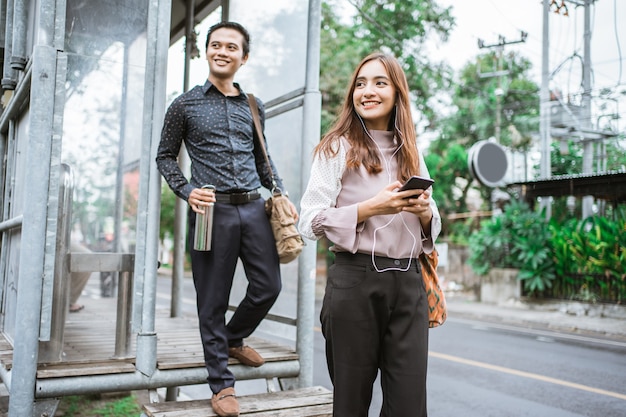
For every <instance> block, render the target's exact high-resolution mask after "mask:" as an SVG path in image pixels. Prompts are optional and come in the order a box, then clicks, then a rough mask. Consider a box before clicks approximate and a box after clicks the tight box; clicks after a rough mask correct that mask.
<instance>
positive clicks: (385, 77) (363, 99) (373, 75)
mask: <svg viewBox="0 0 626 417" xmlns="http://www.w3.org/2000/svg"><path fill="white" fill-rule="evenodd" d="M352 103H353V105H354V108H355V110H356V112H357V113H358V114H359V116H361V118H362V119H363V121H364V122H365V126H366V127H367V128H368V129H369V130H387V128H388V126H389V118H390V117H391V113H392V110H393V108H394V106H395V104H396V88H395V87H394V85H393V83H392V82H391V80H390V78H389V74H388V73H387V70H386V69H385V66H384V65H383V64H382V62H380V61H379V60H377V59H374V60H372V61H369V62H367V63H365V64H364V65H363V66H362V67H361V69H360V70H359V73H358V75H357V77H356V82H355V85H354V93H353V94H352Z"/></svg>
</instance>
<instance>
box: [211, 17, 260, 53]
mask: <svg viewBox="0 0 626 417" xmlns="http://www.w3.org/2000/svg"><path fill="white" fill-rule="evenodd" d="M222 28H227V29H234V30H236V31H237V32H239V33H241V35H242V36H243V45H241V47H242V48H243V56H244V57H245V56H247V55H248V53H249V52H250V34H249V33H248V31H247V30H246V28H244V27H243V26H242V25H241V24H239V23H237V22H219V23H216V24H214V25H213V26H211V27H210V28H209V33H208V34H207V35H206V45H205V46H204V50H205V51H206V50H207V49H208V48H209V39H211V34H212V33H213V32H215V31H216V30H218V29H222Z"/></svg>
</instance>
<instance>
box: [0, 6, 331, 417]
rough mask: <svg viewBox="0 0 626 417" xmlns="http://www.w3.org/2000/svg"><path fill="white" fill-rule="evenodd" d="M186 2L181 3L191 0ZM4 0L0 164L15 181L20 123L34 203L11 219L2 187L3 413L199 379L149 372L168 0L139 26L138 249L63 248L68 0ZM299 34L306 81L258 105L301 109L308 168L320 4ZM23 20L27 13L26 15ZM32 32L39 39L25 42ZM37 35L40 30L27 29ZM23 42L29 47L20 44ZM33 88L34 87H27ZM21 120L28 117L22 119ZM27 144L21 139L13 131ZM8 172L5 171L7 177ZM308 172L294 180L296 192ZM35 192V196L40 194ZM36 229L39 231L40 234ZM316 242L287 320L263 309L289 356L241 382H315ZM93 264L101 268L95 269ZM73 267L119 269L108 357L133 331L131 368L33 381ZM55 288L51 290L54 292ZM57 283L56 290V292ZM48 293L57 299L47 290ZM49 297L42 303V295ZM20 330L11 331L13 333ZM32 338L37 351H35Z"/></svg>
mask: <svg viewBox="0 0 626 417" xmlns="http://www.w3.org/2000/svg"><path fill="white" fill-rule="evenodd" d="M194 3H195V2H194V1H192V0H190V1H189V4H192V5H194ZM217 3H220V2H217V1H199V4H200V5H201V6H202V7H204V9H203V10H199V9H198V8H197V7H195V6H192V7H193V9H194V13H205V12H206V8H207V7H217V6H216V4H217ZM4 4H6V7H7V9H6V13H4V14H3V15H4V17H6V18H7V19H9V18H10V22H9V23H11V24H6V23H7V22H6V21H5V22H4V23H5V26H4V28H5V35H6V37H5V47H6V51H8V53H9V54H10V56H11V59H10V63H9V65H7V63H6V62H5V66H4V68H3V79H2V87H3V89H5V90H10V89H13V88H14V89H15V90H14V91H13V93H12V96H11V99H10V101H9V102H8V105H7V107H6V108H5V109H4V110H3V111H2V113H1V114H0V139H1V141H0V151H1V152H2V155H3V156H6V166H5V167H4V168H5V169H4V170H0V172H1V174H0V179H2V182H1V183H2V184H1V185H0V190H2V188H1V187H4V186H5V184H10V183H14V182H15V181H17V182H20V181H25V179H24V178H14V166H15V161H14V159H15V155H14V149H15V140H16V130H17V129H18V127H19V126H20V123H21V124H23V123H26V124H27V125H28V137H27V138H26V140H28V155H27V166H28V167H29V172H28V176H29V178H28V181H29V182H28V195H29V196H35V197H36V198H35V200H36V202H35V203H33V201H30V199H29V201H25V203H24V207H28V210H26V209H25V210H23V213H17V214H13V215H10V214H9V211H8V209H9V207H10V204H13V203H12V202H11V201H10V199H11V198H13V199H14V198H15V196H14V195H12V194H10V193H11V190H3V192H2V194H1V195H2V207H3V209H2V218H1V219H0V232H1V233H2V249H1V250H0V298H2V300H3V303H4V300H5V298H6V297H7V294H6V293H4V292H3V290H4V284H5V282H4V280H5V277H6V274H7V269H8V265H7V259H8V258H7V256H8V253H10V250H11V247H10V246H11V244H10V240H9V238H8V236H9V234H10V233H15V232H18V233H21V235H20V236H19V237H20V238H21V240H20V258H19V283H20V285H19V286H18V289H17V295H16V305H19V306H20V308H19V310H20V311H19V314H20V316H19V324H17V325H16V326H19V328H18V327H16V332H15V337H14V340H13V347H14V350H13V367H12V370H11V371H7V369H6V368H5V367H3V366H0V378H2V381H3V383H4V384H5V385H6V386H7V388H8V389H9V392H10V403H9V416H10V417H23V416H34V415H40V414H42V413H45V412H47V413H49V414H50V413H53V412H54V410H55V409H56V406H57V405H58V402H57V401H55V400H54V399H55V398H57V397H60V396H65V395H75V394H86V393H97V392H110V391H122V390H134V389H153V388H159V387H172V386H179V385H189V384H198V383H203V382H205V381H206V377H207V374H206V370H205V369H202V368H195V369H185V370H167V371H163V370H158V369H157V368H156V342H157V338H156V336H157V334H156V329H155V320H156V319H155V307H156V279H157V264H158V227H159V214H160V213H159V209H158V207H160V191H161V188H160V184H161V179H160V174H159V173H158V171H157V169H156V164H155V162H154V155H155V154H156V148H157V146H158V143H159V139H160V130H161V124H162V120H163V116H164V113H165V102H166V97H165V93H166V92H165V90H166V88H165V80H166V72H167V68H166V67H167V54H168V48H169V45H170V36H171V34H172V33H171V32H170V21H171V9H172V0H164V1H158V2H154V1H151V2H149V9H148V23H147V34H146V51H147V52H146V74H145V78H144V82H145V84H144V94H143V100H144V113H143V122H142V125H143V130H142V132H143V133H142V135H143V136H142V138H141V159H140V160H139V172H140V179H139V184H140V186H139V203H138V208H137V236H138V239H137V245H136V248H135V253H134V254H122V253H106V254H105V253H93V254H77V253H68V250H67V246H68V245H67V244H66V243H67V242H66V241H67V236H68V234H69V233H68V227H69V224H68V223H69V222H68V221H67V219H66V218H65V217H63V216H64V215H67V212H68V211H69V209H68V207H67V206H68V196H69V195H71V174H70V173H68V172H67V171H65V170H64V169H65V168H63V167H62V166H61V165H60V142H61V136H62V132H61V128H62V126H61V123H62V122H61V121H62V117H63V107H64V97H65V71H66V62H67V57H66V56H65V54H64V53H63V52H62V49H63V48H62V47H61V46H60V45H62V44H63V42H64V36H65V21H64V20H65V8H66V3H65V0H35V1H33V2H26V3H24V2H19V1H17V0H6V1H5V0H3V5H4ZM221 5H222V13H223V16H224V17H227V16H228V10H229V2H228V1H225V0H223V1H221ZM33 11H35V13H36V14H37V19H33V21H34V20H36V22H34V23H35V24H36V25H37V27H36V28H29V24H32V23H33V21H29V20H28V19H29V16H28V14H29V13H32V12H33ZM308 15H309V17H308V18H309V31H308V33H307V48H308V49H307V65H306V68H307V74H306V79H305V86H303V88H301V89H298V90H296V91H293V92H291V93H288V94H286V95H284V96H282V97H279V98H277V99H275V100H272V101H271V102H268V103H266V104H267V105H268V108H270V110H269V111H268V113H267V116H268V117H275V116H278V115H280V114H283V113H285V112H288V111H290V110H293V109H297V108H300V107H302V109H303V112H304V117H303V120H304V121H303V127H302V137H303V155H301V160H302V166H303V172H307V173H308V172H309V168H310V163H311V161H310V157H309V154H310V151H311V150H312V149H313V147H314V146H315V144H317V142H318V141H319V136H320V133H319V130H320V125H319V119H320V109H321V95H320V93H319V87H318V86H319V31H320V21H321V1H320V0H309V9H308ZM30 17H31V18H32V16H30ZM29 30H31V31H32V32H33V33H32V34H30V35H33V36H32V38H33V39H36V40H34V41H33V42H35V44H34V45H32V46H31V45H28V42H29V39H30V38H29V32H28V31H29ZM35 32H37V34H36V36H34V35H35ZM29 48H32V54H31V55H29V53H28V52H27V51H28V50H29ZM35 92H36V94H35ZM24 116H25V117H24ZM20 140H24V138H20ZM5 175H6V176H5ZM307 182H308V178H301V179H300V184H301V187H302V188H304V187H305V185H306V183H307ZM41 196H43V198H42V197H41ZM44 236H45V239H42V237H44ZM315 259H316V250H315V245H314V244H309V245H307V247H306V248H305V249H304V252H303V254H302V255H301V256H300V258H299V260H298V307H297V313H296V314H297V317H296V318H295V319H292V318H285V317H279V316H277V315H269V316H268V319H270V320H275V321H278V322H282V323H284V324H289V325H295V326H296V327H297V330H296V350H297V353H298V355H299V359H298V360H290V361H285V362H270V363H267V364H265V365H264V366H263V367H261V368H260V369H258V368H249V367H244V366H241V365H236V366H233V367H232V370H233V373H234V374H235V376H236V377H237V378H238V379H272V378H284V379H291V380H292V381H295V383H296V384H297V385H298V386H300V387H305V386H311V385H312V380H313V341H314V340H313V336H314V334H313V328H314V300H315ZM96 264H98V265H99V266H97V267H96V266H94V265H96ZM72 271H73V272H79V271H92V272H94V271H120V272H123V274H122V279H121V280H120V281H121V282H122V284H121V285H120V287H119V291H120V292H119V294H118V309H117V324H118V326H117V328H116V344H115V352H114V353H113V355H114V356H115V357H118V358H120V357H121V358H123V357H125V356H126V355H127V354H128V352H129V350H128V349H129V344H130V341H131V337H132V335H134V334H136V338H137V339H136V340H137V344H136V362H135V367H136V371H135V372H133V373H126V374H115V375H98V376H83V377H64V378H53V379H39V380H38V379H37V377H36V374H37V363H38V359H40V358H45V359H46V360H55V358H56V359H59V358H60V354H61V348H62V342H63V333H62V327H63V326H62V324H59V323H62V322H63V321H64V319H65V317H64V314H65V309H64V306H65V305H66V304H65V303H67V292H66V291H65V289H66V286H67V285H68V283H67V280H65V281H63V280H59V275H65V276H67V275H68V273H69V272H72ZM53 288H56V290H55V289H53ZM59 289H60V290H59ZM51 294H55V295H51ZM50 299H54V301H52V302H51V303H49V302H47V301H46V300H50ZM18 330H19V331H18ZM40 342H42V343H41V347H40Z"/></svg>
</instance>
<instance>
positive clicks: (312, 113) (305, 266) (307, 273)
mask: <svg viewBox="0 0 626 417" xmlns="http://www.w3.org/2000/svg"><path fill="white" fill-rule="evenodd" d="M308 20H309V21H308V37H307V65H306V80H305V83H306V85H305V92H304V105H303V112H304V118H303V124H302V138H303V144H302V155H301V164H302V173H303V174H302V178H301V183H300V189H301V190H304V189H305V188H306V185H307V183H308V181H309V173H310V171H311V162H312V160H311V155H312V151H313V148H314V147H315V145H317V144H318V143H319V140H320V117H321V116H320V114H321V102H322V99H321V94H320V91H319V69H320V24H321V1H320V0H310V1H309V19H308ZM316 257H317V244H316V242H308V244H307V245H306V246H305V247H304V250H303V253H302V254H301V255H300V258H299V259H298V326H297V328H296V350H297V352H298V356H299V358H300V375H299V376H298V386H299V387H310V386H311V385H313V344H314V343H313V342H314V332H313V328H314V316H315V269H316V268H315V264H316Z"/></svg>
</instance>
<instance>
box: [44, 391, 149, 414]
mask: <svg viewBox="0 0 626 417" xmlns="http://www.w3.org/2000/svg"><path fill="white" fill-rule="evenodd" d="M140 415H141V406H140V405H139V403H138V401H137V397H136V396H135V395H134V394H125V395H124V396H121V395H120V394H118V395H115V396H111V395H72V396H69V397H64V398H62V399H61V401H60V402H59V407H58V409H57V412H56V413H55V416H58V417H129V416H135V417H138V416H140Z"/></svg>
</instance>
